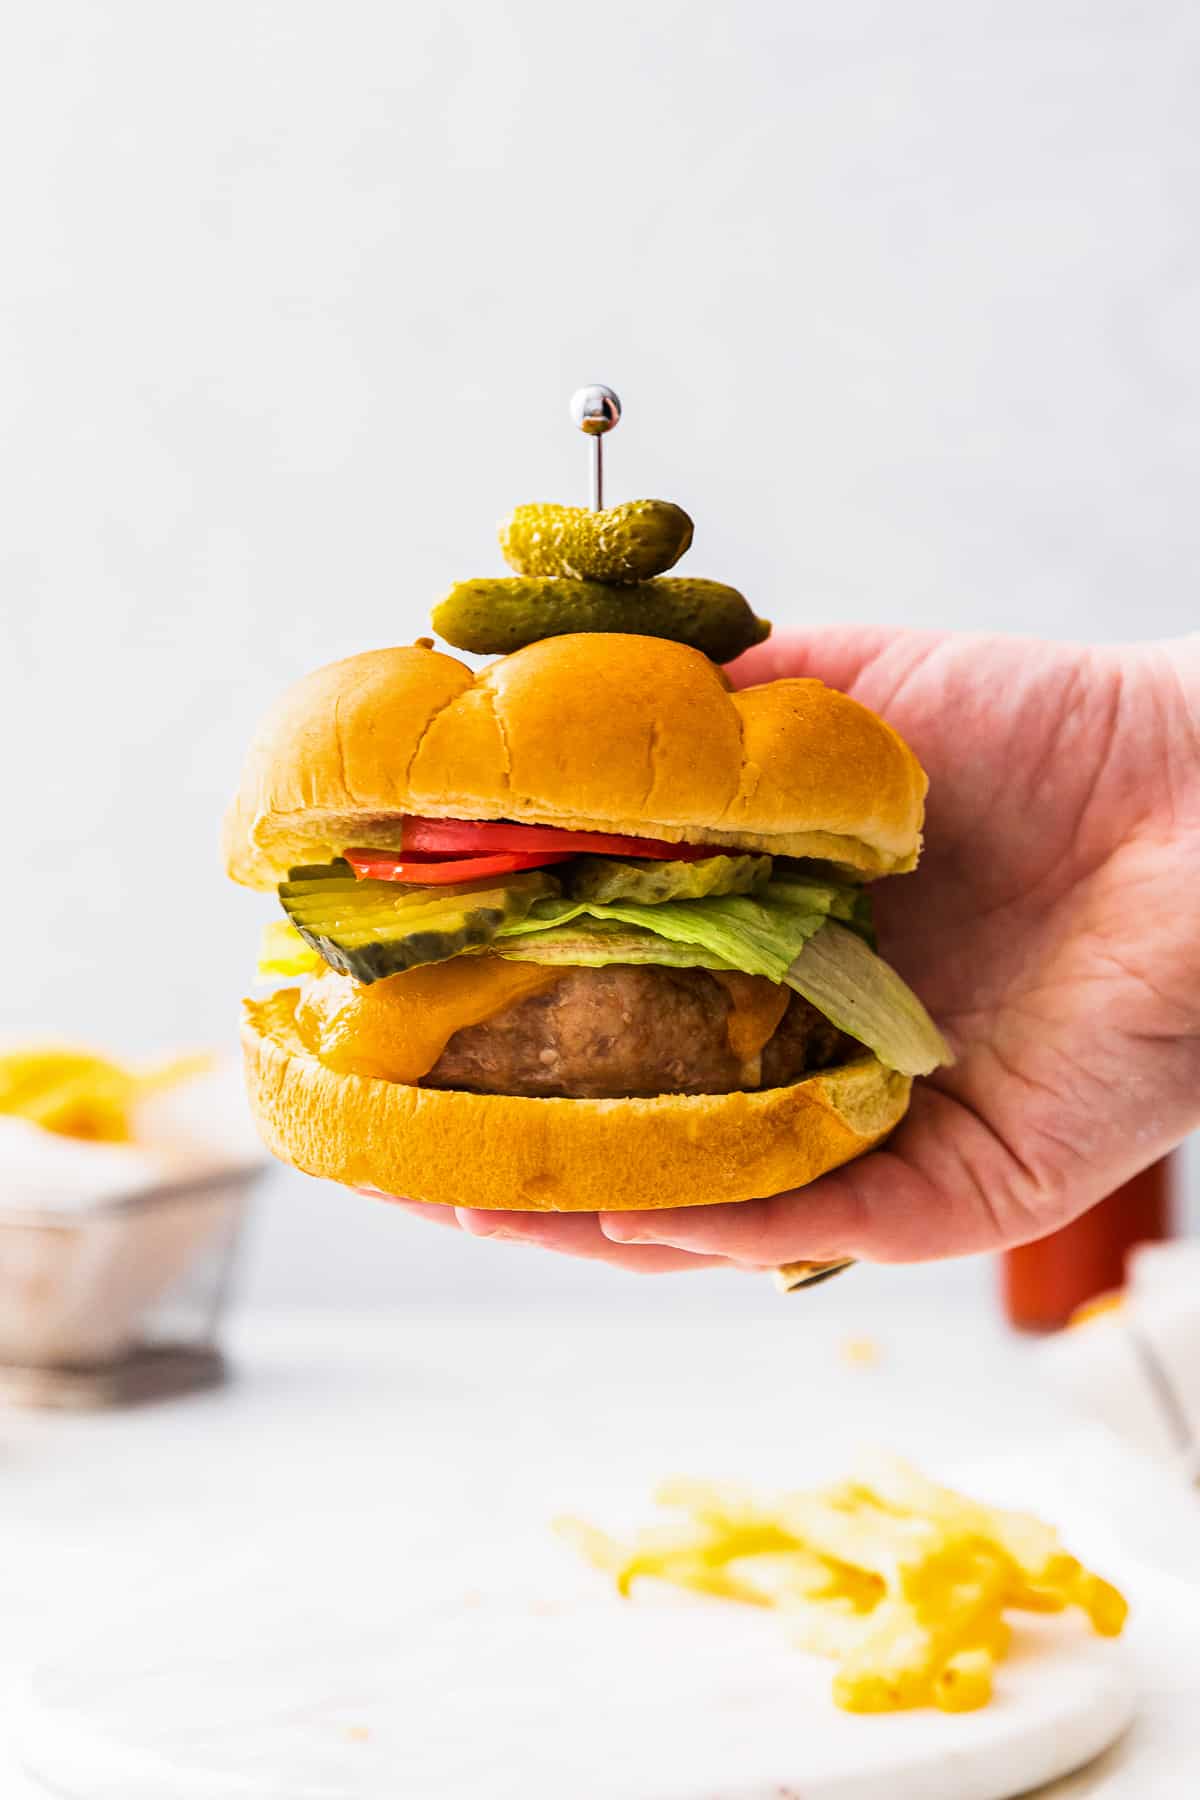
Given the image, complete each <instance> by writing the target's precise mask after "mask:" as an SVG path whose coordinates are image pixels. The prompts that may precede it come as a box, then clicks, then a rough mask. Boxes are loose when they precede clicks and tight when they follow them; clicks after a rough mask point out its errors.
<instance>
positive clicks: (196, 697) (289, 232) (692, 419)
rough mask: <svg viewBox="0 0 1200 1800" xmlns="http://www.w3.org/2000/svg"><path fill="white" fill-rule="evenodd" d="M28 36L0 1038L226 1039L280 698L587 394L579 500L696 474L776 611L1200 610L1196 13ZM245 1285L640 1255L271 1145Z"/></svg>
mask: <svg viewBox="0 0 1200 1800" xmlns="http://www.w3.org/2000/svg"><path fill="white" fill-rule="evenodd" d="M5 38H6V44H5V51H4V57H3V66H2V68H0V170H2V171H3V174H2V176H0V180H2V182H3V189H4V202H5V204H4V211H3V231H2V235H0V260H2V265H3V275H2V278H0V306H2V309H3V310H2V321H0V371H2V372H0V393H2V395H3V401H2V404H3V433H2V439H0V608H2V610H3V643H2V646H0V649H2V654H0V721H2V726H0V730H2V733H3V749H4V769H5V773H6V777H7V779H6V781H5V788H4V792H5V806H4V812H5V837H6V840H7V845H6V850H7V869H8V877H9V879H8V880H7V882H6V883H5V886H4V896H3V899H2V900H0V925H2V928H3V933H4V941H5V946H6V951H7V954H6V957H5V965H4V975H3V987H2V993H3V1001H2V1003H0V1028H2V1029H3V1031H4V1033H5V1034H6V1035H13V1034H20V1033H36V1034H38V1035H46V1034H48V1033H56V1034H59V1033H61V1034H71V1035H79V1036H83V1037H86V1038H89V1039H93V1040H97V1041H102V1042H111V1043H114V1044H116V1045H118V1046H120V1047H123V1048H125V1049H127V1050H129V1051H145V1050H150V1049H153V1048H156V1047H159V1046H166V1045H174V1044H176V1043H179V1042H187V1043H194V1042H214V1043H224V1042H228V1041H229V1040H230V1038H231V1034H232V1031H233V1029H234V1021H235V1016H236V1005H237V997H238V993H239V990H240V989H241V988H242V986H243V985H244V982H245V979H246V977H247V975H248V971H249V966H250V962H251V959H252V954H253V947H254V943H255V939H256V935H257V930H258V926H259V923H260V922H261V919H262V918H263V917H264V916H266V915H267V913H268V910H269V909H268V905H267V902H265V901H263V900H260V899H256V898H255V897H253V896H249V895H246V894H244V893H242V892H240V891H239V890H236V889H234V888H232V887H229V886H228V885H227V884H226V883H225V881H224V878H223V876H222V873H221V869H220V866H219V859H218V855H217V848H216V828H217V819H218V815H219V811H220V808H221V806H222V804H223V802H224V800H225V798H226V796H227V794H228V792H229V790H230V789H231V787H232V785H233V783H234V781H235V779H236V775H237V768H238V762H239V758H240V755H241V752H242V749H243V747H244V744H245V741H246V738H247V736H248V734H249V731H250V729H251V727H252V724H253V722H254V720H255V718H256V716H257V714H258V713H259V712H260V710H261V709H262V708H263V706H264V705H265V703H266V702H267V701H268V700H269V699H270V698H272V697H273V695H274V694H275V693H276V692H277V691H278V689H279V688H280V687H281V686H282V685H283V684H285V683H286V682H287V681H289V680H290V679H291V678H293V677H294V676H296V675H298V674H300V673H301V672H303V671H304V670H306V669H307V668H309V667H311V666H313V665H314V664H316V663H319V662H322V661H324V660H327V659H329V658H331V657H334V656H338V655H342V654H345V653H347V652H350V651H352V650H355V649H359V648H363V647H366V646H368V645H372V644H379V643H386V642H395V641H403V640H404V639H405V638H408V637H411V636H413V635H414V634H416V633H417V632H419V631H420V630H421V629H423V627H424V625H425V615H426V609H427V608H428V606H429V604H430V603H431V602H432V601H433V600H434V599H436V598H437V597H438V596H439V595H440V593H441V592H442V591H444V589H445V588H446V587H447V586H448V585H449V583H450V582H451V581H453V580H455V579H456V578H458V577H461V576H466V575H473V574H481V573H487V572H489V571H493V570H496V569H497V568H498V553H497V551H496V549H495V545H494V540H493V536H492V532H493V526H494V522H495V520H496V519H497V517H498V516H499V515H500V514H501V513H502V512H503V511H505V510H506V509H507V508H508V507H509V506H510V505H511V504H513V503H514V502H516V501H519V500H524V499H531V498H561V499H575V500H580V499H583V498H584V497H585V452H584V448H583V445H582V443H581V441H580V440H579V439H578V438H577V437H576V436H575V435H574V434H573V433H572V432H571V430H570V427H569V425H568V423H567V421H566V416H565V402H566V396H567V395H568V393H569V392H570V390H571V389H572V388H573V387H574V386H576V385H577V384H578V383H580V382H581V381H587V380H606V381H610V382H612V383H613V384H614V385H615V386H616V387H617V388H618V389H619V390H620V391H621V393H622V394H623V397H624V399H625V402H626V420H625V423H624V424H623V425H622V427H621V430H620V432H619V434H618V436H617V437H616V439H614V440H610V443H611V446H612V449H611V489H612V497H613V498H622V497H631V496H634V495H637V494H642V493H653V494H661V495H664V496H666V497H669V498H673V499H676V500H678V501H680V502H681V503H682V504H684V505H685V506H686V507H687V508H688V509H689V511H691V512H692V513H693V514H694V516H695V518H696V520H697V534H696V549H695V550H694V551H693V553H692V558H691V562H690V565H689V566H690V567H691V569H692V570H693V572H695V573H701V574H706V575H711V576H715V577H718V578H725V579H730V580H733V581H735V582H737V583H738V584H739V585H741V586H743V587H744V588H745V589H746V590H747V592H748V593H749V595H750V597H751V599H752V601H753V602H754V604H755V605H756V607H757V608H758V609H759V610H760V611H762V612H765V613H767V614H768V615H771V616H773V617H774V618H775V620H776V621H777V622H778V624H782V625H803V624H805V623H808V622H813V621H822V620H830V619H836V618H849V617H855V618H860V619H873V620H887V621H894V622H897V623H915V624H922V625H955V626H964V627H972V628H983V629H993V630H1002V631H1020V632H1039V633H1042V634H1045V635H1053V636H1071V637H1079V638H1097V639H1101V638H1103V639H1114V638H1122V637H1131V636H1137V635H1143V634H1144V635H1154V634H1167V633H1177V632H1181V631H1184V630H1187V629H1190V628H1193V627H1194V626H1195V625H1196V624H1197V623H1200V618H1198V615H1200V607H1198V606H1197V603H1196V598H1195V593H1196V584H1195V572H1196V567H1197V562H1198V553H1200V507H1197V505H1196V498H1195V493H1196V489H1195V483H1196V464H1197V451H1198V450H1200V405H1198V402H1200V329H1198V318H1200V312H1198V305H1197V303H1198V301H1200V246H1198V243H1197V231H1198V224H1197V221H1198V219H1200V207H1198V201H1200V191H1198V190H1200V179H1198V177H1200V131H1198V129H1197V126H1196V122H1195V106H1196V94H1197V91H1200V84H1198V78H1200V13H1198V12H1197V10H1196V9H1195V8H1194V7H1193V6H1191V5H1190V4H1188V0H1158V3H1157V4H1156V5H1154V6H1149V7H1148V6H1146V5H1145V4H1144V3H1142V0H1128V3H1124V0H1081V3H1079V4H1072V3H1069V0H1008V3H1006V4H1000V3H996V4H983V3H979V0H904V3H903V4H896V3H894V0H876V3H871V0H839V4H837V5H836V6H829V5H827V4H826V5H819V4H815V3H812V0H791V3H788V0H774V3H772V0H740V3H739V4H728V3H717V0H709V3H708V4H704V5H700V4H696V3H695V0H693V3H692V4H683V3H681V0H609V3H608V4H606V5H604V6H584V5H581V4H571V3H569V0H509V3H508V4H503V5H495V4H485V3H482V0H481V3H478V4H470V3H469V0H425V3H424V4H422V5H420V6H415V5H409V4H405V3H404V0H386V3H385V0H346V3H345V4H343V5H341V6H330V5H327V4H325V5H318V4H314V3H312V0H271V3H268V4H255V3H254V0H236V3H230V0H210V3H209V4H207V5H205V6H203V7H198V6H186V7H181V6H163V5H161V4H155V3H154V0H108V3H107V4H106V5H104V6H97V5H94V4H90V3H88V0H59V3H56V0H46V4H42V5H38V6H26V7H22V8H19V9H15V10H14V11H13V13H12V16H11V17H10V19H9V20H8V22H7V26H6V32H5ZM1036 653H1037V652H1036V649H1033V648H1031V651H1030V654H1031V655H1036ZM986 831H987V820H986V811H985V810H984V811H982V812H981V818H980V841H981V848H982V847H984V846H986ZM945 1278H946V1279H954V1278H955V1277H954V1276H947V1277H945ZM898 1279H900V1278H899V1277H898ZM922 1279H929V1277H923V1278H922ZM696 1280H697V1281H700V1278H696ZM251 1286H252V1289H253V1292H254V1293H255V1294H256V1295H258V1296H260V1297H264V1298H270V1299H298V1300H305V1301H323V1300H329V1301H337V1300H340V1301H341V1302H343V1303H345V1302H347V1301H354V1300H356V1299H362V1300H364V1301H367V1300H375V1301H380V1300H387V1299H391V1298H393V1297H395V1298H397V1299H399V1300H404V1299H408V1298H411V1297H414V1296H417V1295H421V1296H423V1297H424V1296H429V1295H434V1296H436V1294H437V1293H438V1292H439V1291H445V1292H446V1293H447V1295H449V1294H451V1293H458V1294H467V1295H473V1296H484V1295H488V1294H492V1293H496V1292H498V1291H499V1292H503V1293H504V1294H506V1295H509V1296H511V1295H513V1294H523V1295H528V1296H529V1297H530V1299H531V1300H533V1299H537V1298H541V1297H544V1296H550V1295H551V1294H554V1295H557V1296H558V1297H559V1298H560V1299H561V1298H563V1297H566V1298H568V1299H575V1300H579V1301H585V1300H589V1299H597V1300H600V1301H602V1302H604V1303H607V1302H610V1301H611V1300H612V1299H614V1298H617V1297H619V1298H621V1299H623V1300H625V1301H627V1302H629V1303H633V1299H634V1297H635V1296H639V1297H640V1296H641V1295H642V1294H644V1292H645V1284H638V1283H636V1282H634V1281H633V1280H632V1279H626V1278H621V1277H617V1276H614V1275H611V1274H608V1273H606V1272H603V1271H593V1270H590V1269H587V1268H585V1267H582V1266H580V1267H570V1268H569V1267H567V1266H566V1265H564V1264H552V1263H550V1262H549V1261H548V1260H543V1259H539V1258H537V1257H534V1256H531V1255H522V1254H521V1253H519V1252H514V1251H512V1250H511V1249H509V1248H507V1247H504V1246H490V1245H480V1244H470V1245H468V1244H462V1243H459V1242H457V1241H456V1240H455V1239H453V1238H452V1237H451V1236H450V1234H449V1233H442V1232H434V1231H421V1230H420V1229H419V1228H417V1227H416V1226H415V1225H410V1224H409V1223H408V1222H407V1221H403V1222H402V1221H400V1220H398V1219H396V1218H395V1217H394V1216H392V1215H389V1214H388V1213H386V1212H385V1210H384V1209H382V1208H379V1207H375V1206H372V1205H371V1204H370V1203H368V1202H366V1201H359V1200H356V1199H353V1198H348V1197H344V1196H341V1195H338V1194H335V1193H334V1192H332V1191H331V1190H322V1189H319V1188H318V1187H317V1186H316V1185H315V1184H311V1183H305V1182H304V1181H302V1180H301V1179H300V1178H299V1177H292V1176H285V1175H282V1174H281V1175H279V1176H278V1177H277V1178H275V1181H274V1184H273V1187H272V1189H271V1191H270V1194H269V1196H268V1200H267V1204H266V1207H265V1209H264V1213H263V1215H262V1217H261V1219H260V1223H259V1230H258V1233H257V1236H256V1238H255V1241H254V1256H253V1268H252V1276H251ZM685 1290H686V1291H687V1294H686V1297H685ZM733 1291H734V1290H733V1289H732V1288H731V1287H730V1285H729V1284H725V1285H723V1286H719V1287H718V1286H714V1285H712V1282H711V1278H703V1280H702V1282H701V1285H700V1286H695V1285H694V1284H693V1286H692V1287H690V1288H689V1286H688V1283H687V1282H683V1281H679V1282H673V1283H667V1284H661V1285H660V1286H659V1287H656V1289H655V1301H656V1304H658V1305H660V1306H661V1305H667V1306H672V1305H679V1306H683V1305H689V1304H692V1303H693V1302H694V1299H695V1297H697V1296H699V1295H703V1296H705V1297H706V1302H705V1303H707V1302H708V1300H711V1299H713V1297H714V1296H716V1295H717V1294H720V1295H722V1296H725V1295H729V1294H731V1293H732V1292H733ZM736 1291H737V1292H738V1293H739V1294H742V1295H744V1296H745V1299H744V1304H746V1305H751V1304H760V1303H761V1302H760V1299H759V1291H758V1289H757V1287H755V1288H754V1289H753V1294H752V1293H751V1290H750V1288H748V1287H746V1286H745V1285H743V1286H742V1287H741V1288H738V1289H737V1290H736ZM721 1303H722V1304H724V1301H723V1300H722V1302H721ZM739 1303H741V1302H739Z"/></svg>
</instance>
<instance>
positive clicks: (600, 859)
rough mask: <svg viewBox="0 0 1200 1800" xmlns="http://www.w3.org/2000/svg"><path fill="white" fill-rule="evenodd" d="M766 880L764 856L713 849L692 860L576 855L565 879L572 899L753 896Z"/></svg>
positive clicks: (651, 902) (651, 901)
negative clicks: (658, 860)
mask: <svg viewBox="0 0 1200 1800" xmlns="http://www.w3.org/2000/svg"><path fill="white" fill-rule="evenodd" d="M770 879H771V858H770V857H769V856H741V855H739V854H738V853H737V852H736V851H735V852H733V853H732V854H731V855H722V854H721V853H719V852H718V853H716V854H714V855H712V856H702V857H700V858H698V859H697V861H695V862H647V861H646V860H645V858H630V857H626V856H581V857H580V859H579V861H578V862H577V863H571V864H569V865H568V868H567V872H566V876H565V883H566V889H567V892H568V894H569V895H570V896H571V898H572V899H573V900H597V901H601V902H604V903H608V902H613V901H618V900H636V901H637V902H638V904H639V905H640V906H655V905H657V904H658V903H659V902H661V901H663V900H699V899H703V897H704V896H705V895H719V894H758V893H761V892H762V890H763V888H765V887H766V885H767V883H768V881H770Z"/></svg>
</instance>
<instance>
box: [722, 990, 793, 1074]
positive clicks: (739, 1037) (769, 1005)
mask: <svg viewBox="0 0 1200 1800" xmlns="http://www.w3.org/2000/svg"><path fill="white" fill-rule="evenodd" d="M710 973H711V975H712V978H713V980H714V981H719V982H720V984H721V986H722V987H723V988H724V989H725V992H726V993H727V994H728V995H729V999H730V1002H731V1004H730V1008H729V1017H728V1018H727V1019H726V1021H725V1034H726V1036H727V1037H728V1039H729V1048H730V1049H731V1050H732V1051H733V1054H734V1055H735V1056H736V1057H737V1059H738V1061H739V1062H740V1063H755V1062H756V1061H757V1060H758V1058H759V1057H760V1056H761V1055H762V1053H763V1050H764V1049H765V1047H766V1046H767V1044H769V1043H770V1041H771V1039H772V1038H773V1037H774V1036H775V1033H776V1031H777V1030H778V1029H779V1021H780V1020H781V1019H782V1017H783V1015H784V1013H785V1012H786V1011H787V1004H788V1001H789V999H790V998H791V990H790V989H789V988H785V987H780V986H779V984H778V983H777V982H774V981H768V980H767V979H766V977H765V976H763V975H742V974H739V973H738V972H737V971H735V970H732V969H730V970H725V969H713V970H711V971H710ZM755 1079H756V1080H757V1076H756V1077H755Z"/></svg>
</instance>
